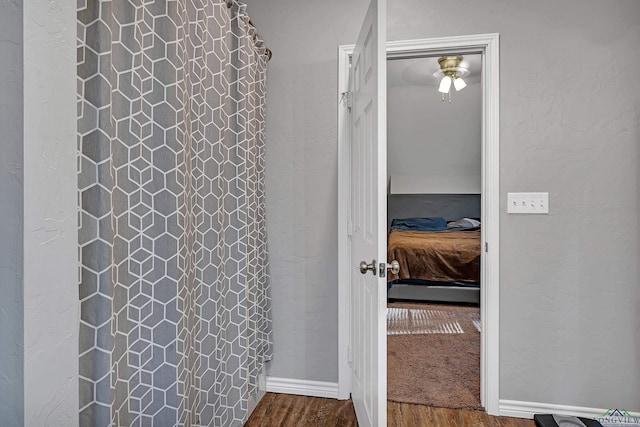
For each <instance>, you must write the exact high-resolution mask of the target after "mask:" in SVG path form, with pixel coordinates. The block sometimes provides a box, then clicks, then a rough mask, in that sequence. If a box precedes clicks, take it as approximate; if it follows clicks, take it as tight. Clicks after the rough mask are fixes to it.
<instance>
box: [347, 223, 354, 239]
mask: <svg viewBox="0 0 640 427" xmlns="http://www.w3.org/2000/svg"><path fill="white" fill-rule="evenodd" d="M347 236H353V223H352V222H351V220H348V221H347Z"/></svg>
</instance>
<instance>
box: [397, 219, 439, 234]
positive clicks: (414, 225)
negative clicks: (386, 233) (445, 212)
mask: <svg viewBox="0 0 640 427" xmlns="http://www.w3.org/2000/svg"><path fill="white" fill-rule="evenodd" d="M391 229H392V230H414V231H438V230H446V229H447V221H445V220H444V218H439V217H434V218H402V219H394V220H393V221H391Z"/></svg>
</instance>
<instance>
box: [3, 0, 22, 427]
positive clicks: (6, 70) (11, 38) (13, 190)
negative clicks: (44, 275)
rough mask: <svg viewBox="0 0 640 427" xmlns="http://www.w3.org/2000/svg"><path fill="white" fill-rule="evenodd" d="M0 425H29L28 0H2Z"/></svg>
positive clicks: (11, 426)
mask: <svg viewBox="0 0 640 427" xmlns="http://www.w3.org/2000/svg"><path fill="white" fill-rule="evenodd" d="M0 147H1V148H0V218H1V219H2V220H1V221H0V242H1V243H0V425H2V426H6V427H13V426H21V425H23V424H24V400H23V396H22V395H23V383H24V376H23V370H22V366H23V357H24V351H23V347H24V339H23V333H24V331H23V311H24V310H23V308H24V306H23V301H22V291H23V289H22V272H23V270H22V225H23V221H22V191H23V184H22V165H23V162H22V0H16V1H13V2H2V1H0Z"/></svg>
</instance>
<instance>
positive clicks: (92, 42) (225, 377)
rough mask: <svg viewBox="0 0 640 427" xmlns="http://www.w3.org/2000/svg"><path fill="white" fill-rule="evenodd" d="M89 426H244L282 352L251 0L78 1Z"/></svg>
mask: <svg viewBox="0 0 640 427" xmlns="http://www.w3.org/2000/svg"><path fill="white" fill-rule="evenodd" d="M78 3H79V6H78V12H77V15H78V66H77V74H78V186H79V204H80V210H79V224H80V225H79V226H80V233H79V236H80V242H79V253H80V255H79V256H80V263H81V271H80V287H79V290H80V301H81V324H80V343H79V357H80V365H79V366H80V373H79V374H80V408H79V411H80V412H79V417H80V425H81V426H110V425H115V426H154V427H159V426H174V425H179V426H200V425H202V426H212V425H213V426H236V425H242V423H243V422H244V421H245V420H246V417H247V410H248V405H249V402H250V400H251V399H252V398H255V396H256V395H257V393H258V378H259V375H260V374H261V373H262V369H263V364H264V362H265V361H266V360H268V359H269V357H270V354H271V353H270V352H271V343H270V331H271V325H270V313H269V310H270V308H269V307H270V301H269V279H268V272H267V248H266V232H265V203H264V125H265V105H264V102H265V99H264V96H265V78H266V64H267V58H266V56H265V48H264V46H263V42H262V41H261V40H260V39H259V37H258V36H257V34H256V33H255V29H254V28H253V27H252V26H251V25H250V24H249V18H248V16H247V14H246V11H245V6H244V5H243V4H241V3H238V2H234V3H233V5H232V7H231V8H230V9H229V8H228V7H227V5H226V4H225V2H224V1H213V0H177V1H176V0H155V1H148V0H110V1H104V0H101V1H98V0H79V2H78Z"/></svg>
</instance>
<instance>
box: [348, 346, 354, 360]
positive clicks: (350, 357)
mask: <svg viewBox="0 0 640 427" xmlns="http://www.w3.org/2000/svg"><path fill="white" fill-rule="evenodd" d="M347 362H348V363H353V352H352V351H351V347H350V346H349V347H347Z"/></svg>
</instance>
